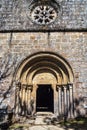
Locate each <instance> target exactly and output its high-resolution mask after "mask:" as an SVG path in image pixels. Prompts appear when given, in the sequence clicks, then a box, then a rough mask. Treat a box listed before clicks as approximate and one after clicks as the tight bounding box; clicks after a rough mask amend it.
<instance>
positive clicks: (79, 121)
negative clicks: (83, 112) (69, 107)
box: [59, 118, 87, 130]
mask: <svg viewBox="0 0 87 130" xmlns="http://www.w3.org/2000/svg"><path fill="white" fill-rule="evenodd" d="M59 124H60V126H61V127H63V126H65V127H66V128H73V129H74V130H87V118H76V119H71V120H68V121H66V122H64V121H61V122H60V123H59Z"/></svg>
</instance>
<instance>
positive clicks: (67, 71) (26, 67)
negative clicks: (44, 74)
mask: <svg viewBox="0 0 87 130" xmlns="http://www.w3.org/2000/svg"><path fill="white" fill-rule="evenodd" d="M46 68H47V69H48V71H50V72H49V73H52V74H53V75H54V76H55V77H56V79H57V82H58V79H59V78H60V77H61V79H62V82H61V83H62V84H66V83H73V72H72V68H71V66H70V65H69V63H68V62H67V61H66V60H65V59H64V58H62V57H61V56H59V55H57V54H55V53H51V52H40V53H36V54H34V55H32V56H30V57H28V58H26V59H25V60H24V61H23V62H22V63H21V64H20V66H19V67H18V69H17V71H16V75H15V77H16V80H20V81H21V82H25V83H28V84H29V82H32V80H33V77H34V76H35V75H36V74H37V73H38V72H39V71H41V70H42V69H43V71H46ZM59 76H60V77H59Z"/></svg>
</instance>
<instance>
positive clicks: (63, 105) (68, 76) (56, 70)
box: [14, 52, 74, 115]
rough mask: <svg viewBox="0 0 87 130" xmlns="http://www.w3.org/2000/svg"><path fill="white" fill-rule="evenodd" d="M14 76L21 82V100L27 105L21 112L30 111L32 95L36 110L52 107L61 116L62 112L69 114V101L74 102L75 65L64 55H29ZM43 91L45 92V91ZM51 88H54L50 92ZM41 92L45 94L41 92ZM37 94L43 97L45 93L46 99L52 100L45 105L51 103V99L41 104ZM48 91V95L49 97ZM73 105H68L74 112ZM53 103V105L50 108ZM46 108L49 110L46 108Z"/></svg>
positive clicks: (40, 53)
mask: <svg viewBox="0 0 87 130" xmlns="http://www.w3.org/2000/svg"><path fill="white" fill-rule="evenodd" d="M14 77H15V80H16V81H19V84H18V85H17V86H19V87H17V88H19V94H18V95H19V98H20V99H21V103H22V105H23V106H25V108H26V109H23V110H22V109H20V110H21V111H22V112H21V113H22V114H25V113H27V114H29V113H30V110H31V106H30V104H31V97H33V99H34V106H35V108H34V111H36V112H37V111H39V110H40V111H51V110H52V111H51V112H54V113H57V114H58V115H61V114H62V113H63V114H66V113H67V103H68V102H69V101H70V104H71V103H72V102H73V99H72V95H73V94H72V93H73V88H72V84H73V78H74V75H73V71H72V68H71V66H70V64H69V63H68V62H67V61H66V60H65V59H64V58H63V57H62V56H60V55H58V54H56V53H53V52H38V53H35V54H32V55H30V56H29V57H27V58H26V59H24V60H23V61H22V62H21V64H20V65H19V66H18V68H17V70H16V72H15V75H14ZM38 87H40V88H38ZM43 91H44V92H46V93H44V94H43ZM49 91H51V93H50V94H49ZM57 91H58V92H57ZM17 92H18V91H17ZM40 92H41V93H42V94H40ZM37 94H39V96H40V95H43V96H44V95H45V94H46V97H47V101H48V102H50V105H49V106H44V105H47V104H49V103H48V102H47V103H46V104H43V103H38V101H37V100H38V95H37ZM47 94H49V98H48V96H47ZM51 94H52V95H51ZM17 97H18V96H17ZM39 98H41V99H42V101H41V102H43V99H44V98H43V97H39ZM50 98H52V99H50ZM67 100H68V101H67ZM17 101H18V99H17ZM58 104H59V105H58ZM70 104H69V106H68V107H70V112H71V113H73V106H70ZM40 105H43V106H40ZM51 105H52V108H50V107H51ZM38 107H39V108H38ZM47 107H48V108H49V109H48V108H47ZM45 108H46V110H43V109H45ZM16 109H17V108H16ZM16 111H18V110H16ZM31 113H32V112H31ZM72 115H73V114H72Z"/></svg>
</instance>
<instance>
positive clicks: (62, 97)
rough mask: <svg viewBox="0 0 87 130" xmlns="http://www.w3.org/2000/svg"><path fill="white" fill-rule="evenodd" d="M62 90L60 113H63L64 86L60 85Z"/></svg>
mask: <svg viewBox="0 0 87 130" xmlns="http://www.w3.org/2000/svg"><path fill="white" fill-rule="evenodd" d="M61 87H62V88H61V89H62V92H61V107H62V108H61V109H62V115H64V88H63V86H61Z"/></svg>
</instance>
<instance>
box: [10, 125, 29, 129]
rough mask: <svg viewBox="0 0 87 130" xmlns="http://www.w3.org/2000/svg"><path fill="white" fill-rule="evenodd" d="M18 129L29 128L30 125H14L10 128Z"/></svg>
mask: <svg viewBox="0 0 87 130" xmlns="http://www.w3.org/2000/svg"><path fill="white" fill-rule="evenodd" d="M17 128H29V124H20V123H15V124H13V125H11V126H10V127H9V130H12V129H17Z"/></svg>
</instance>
